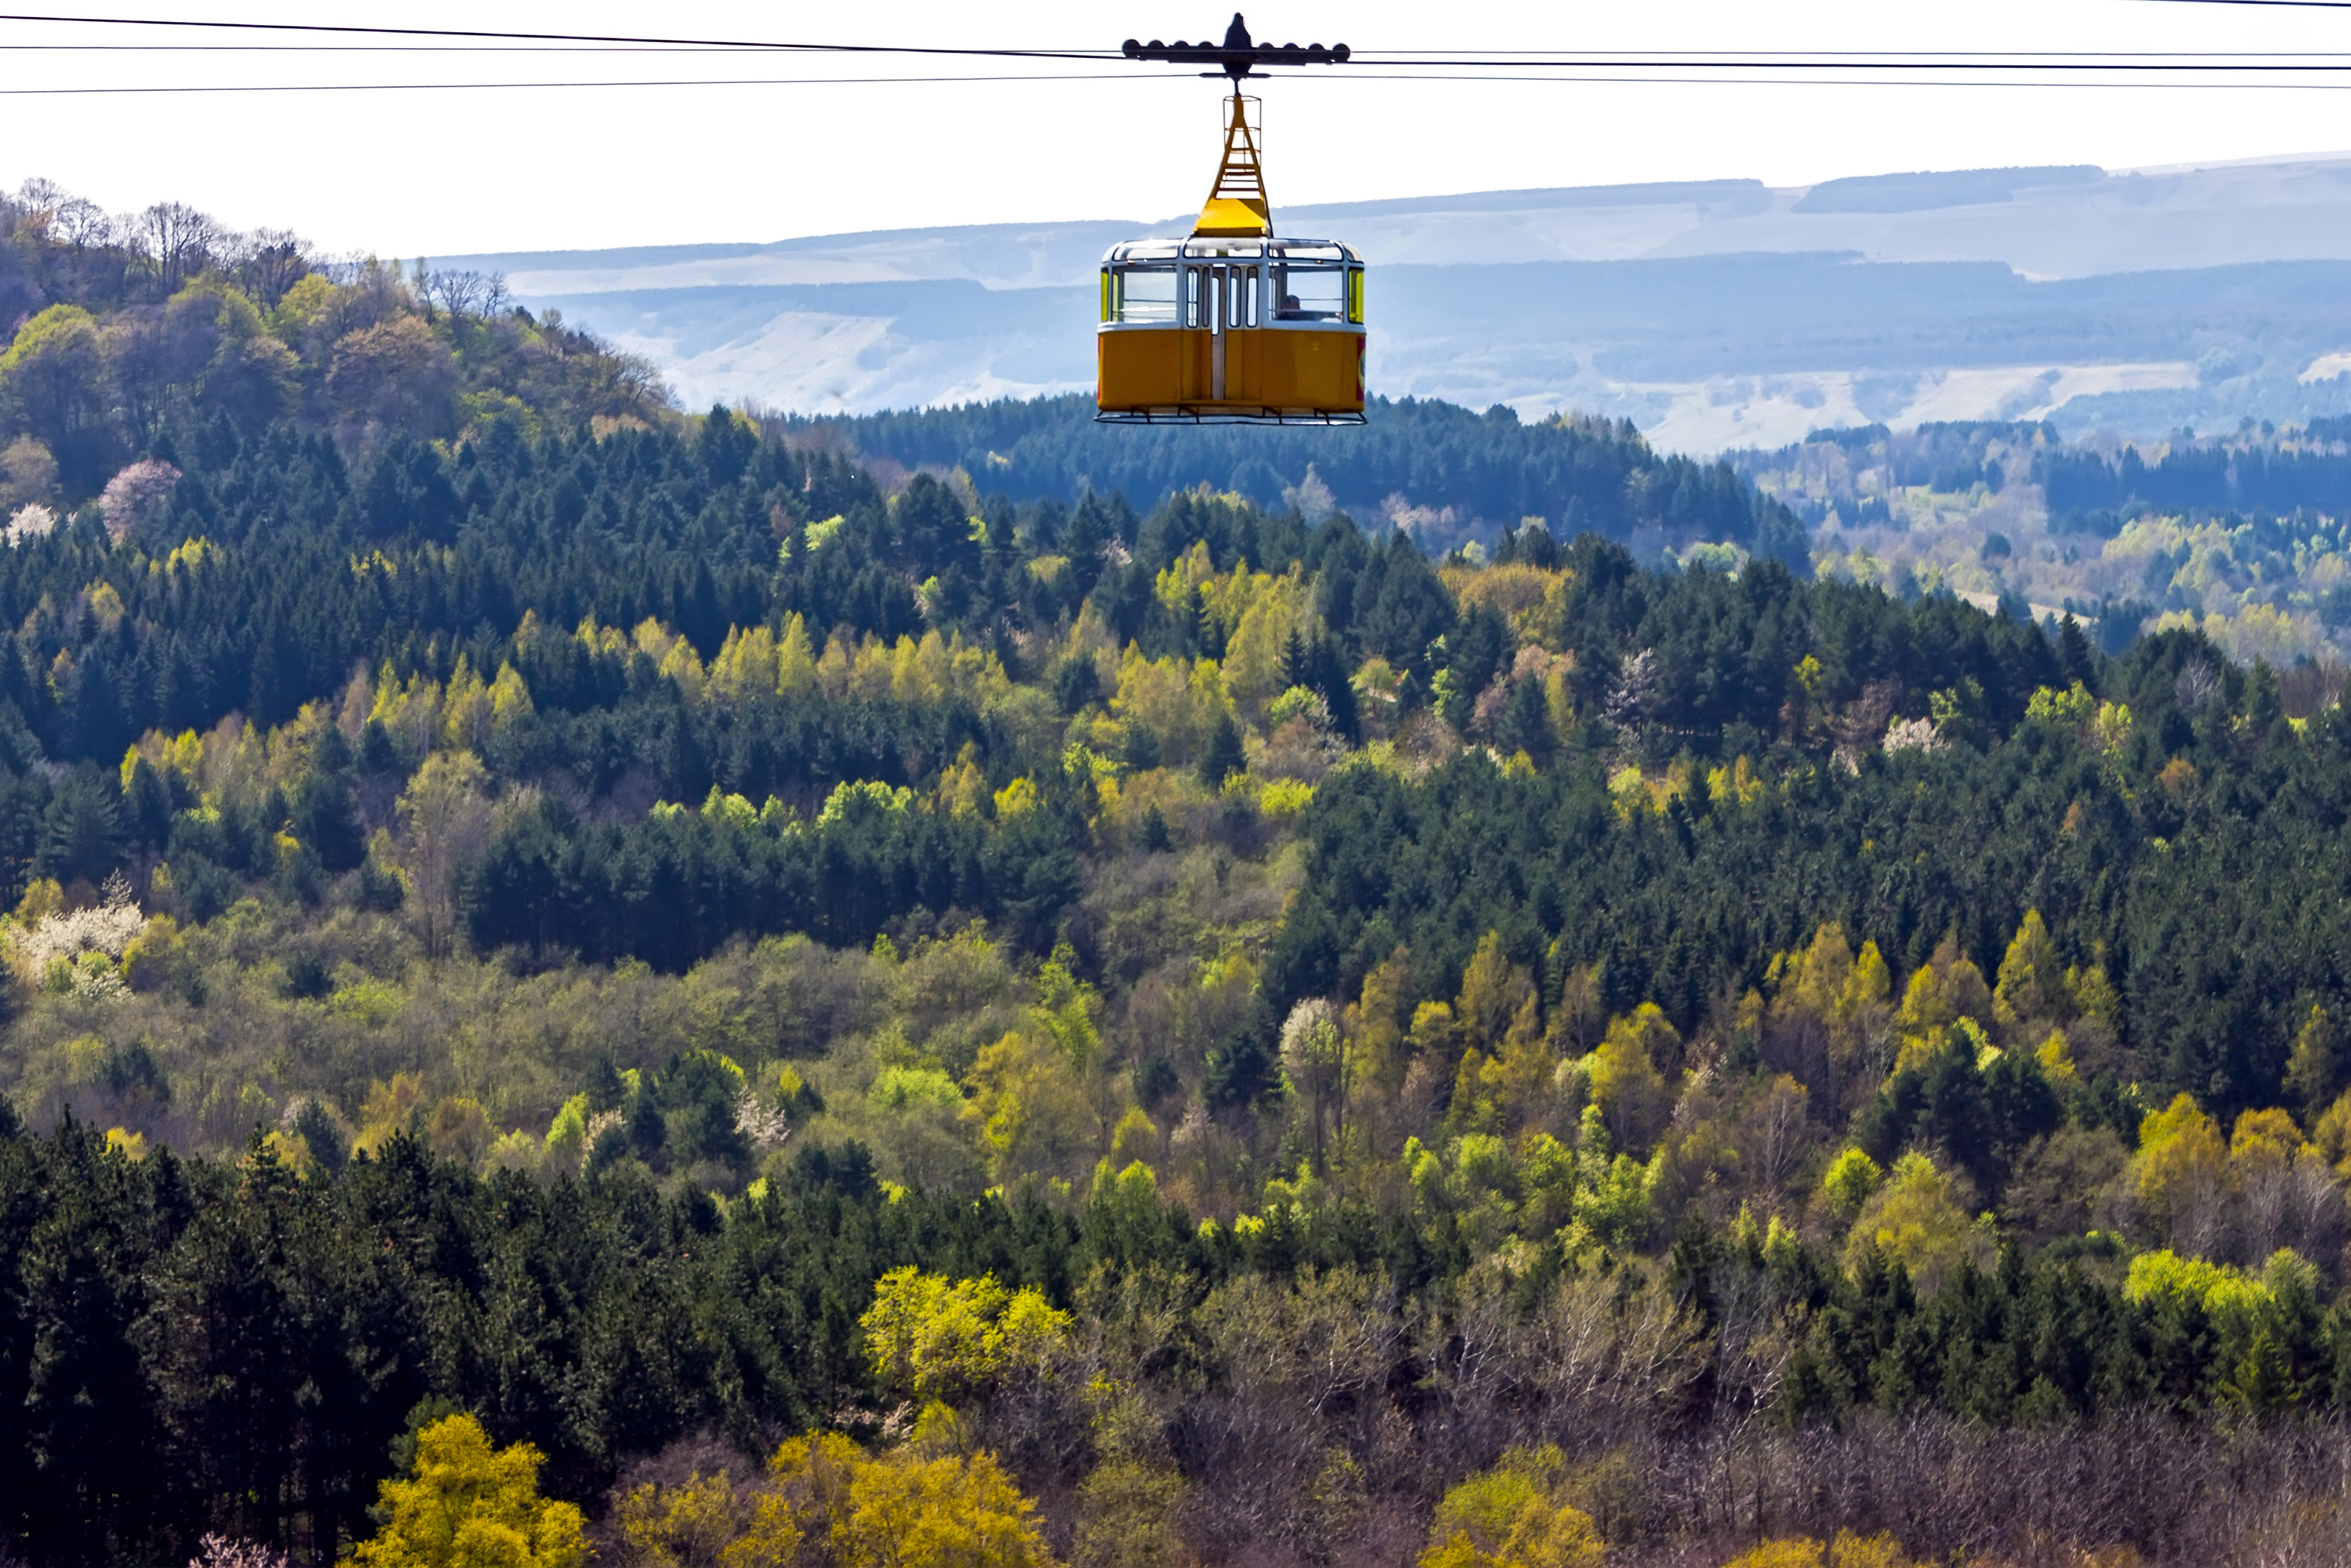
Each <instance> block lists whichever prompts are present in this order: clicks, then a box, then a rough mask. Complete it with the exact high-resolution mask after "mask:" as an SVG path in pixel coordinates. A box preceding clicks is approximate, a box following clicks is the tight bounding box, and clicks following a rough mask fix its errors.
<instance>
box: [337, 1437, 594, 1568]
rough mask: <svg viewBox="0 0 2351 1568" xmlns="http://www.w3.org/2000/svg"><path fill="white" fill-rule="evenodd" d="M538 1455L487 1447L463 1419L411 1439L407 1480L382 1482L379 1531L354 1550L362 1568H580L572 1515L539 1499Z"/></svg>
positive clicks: (524, 1448) (583, 1549)
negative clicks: (412, 1451)
mask: <svg viewBox="0 0 2351 1568" xmlns="http://www.w3.org/2000/svg"><path fill="white" fill-rule="evenodd" d="M540 1463H541V1456H540V1454H539V1452H538V1450H537V1449H536V1448H532V1447H531V1446H530V1445H529V1444H528V1443H517V1444H515V1445H514V1446H513V1447H511V1448H492V1447H491V1444H490V1439H489V1435H488V1434H487V1433H486V1432H484V1431H483V1430H482V1425H481V1423H480V1422H478V1421H476V1420H475V1419H474V1418H473V1417H472V1416H446V1417H444V1418H443V1419H442V1420H440V1421H436V1422H434V1424H433V1425H432V1426H429V1427H425V1428H424V1429H423V1431H421V1432H419V1433H417V1434H416V1446H415V1458H414V1463H413V1469H412V1473H411V1474H410V1475H409V1476H408V1477H407V1478H406V1479H399V1480H388V1481H386V1482H384V1483H383V1500H382V1502H381V1505H380V1507H381V1512H382V1514H383V1527H382V1528H381V1530H379V1531H377V1532H376V1533H375V1534H374V1535H373V1536H371V1538H369V1539H368V1540H366V1541H363V1542H360V1546H359V1550H358V1551H357V1552H354V1553H353V1556H354V1558H355V1559H356V1560H357V1561H358V1562H359V1563H361V1564H362V1565H363V1568H578V1564H580V1563H582V1562H584V1561H585V1560H586V1558H587V1555H588V1545H587V1542H586V1541H584V1540H583V1539H582V1538H581V1533H580V1524H581V1521H580V1511H579V1510H578V1509H576V1508H574V1507H573V1506H572V1505H571V1504H569V1503H568V1502H549V1501H547V1500H544V1499H542V1498H541V1497H540V1496H539V1495H538V1469H539V1465H540Z"/></svg>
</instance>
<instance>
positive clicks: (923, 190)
mask: <svg viewBox="0 0 2351 1568" xmlns="http://www.w3.org/2000/svg"><path fill="white" fill-rule="evenodd" d="M93 6H95V7H96V9H95V13H94V14H98V15H105V16H139V17H155V16H165V17H185V18H197V17H201V18H205V19H229V18H234V19H240V20H249V21H316V20H319V19H321V18H322V17H323V18H331V19H333V20H337V21H342V22H351V23H380V24H383V25H389V26H456V27H487V28H499V29H523V30H549V31H553V30H559V31H563V32H591V33H631V34H643V33H661V34H664V35H684V36H691V37H735V38H751V39H762V40H764V39H777V40H791V41H820V42H846V43H888V44H913V43H943V44H953V45H998V46H1012V47H1039V48H1060V47H1116V46H1117V44H1118V42H1119V40H1120V39H1121V38H1123V37H1126V36H1128V35H1129V34H1134V35H1139V36H1141V37H1153V36H1157V37H1166V38H1174V37H1178V36H1182V37H1203V36H1209V35H1217V36H1220V35H1221V33H1222V31H1223V27H1224V24H1225V22H1226V20H1227V19H1228V17H1229V16H1230V11H1229V9H1224V8H1219V6H1218V5H1216V4H1214V3H1210V4H1197V3H1195V4H1193V5H1186V6H1175V5H1166V4H1165V3H1164V0H1163V3H1161V4H1157V5H1151V6H1127V7H1115V8H1114V7H1110V6H1105V5H1099V4H1095V5H1078V4H1072V3H1053V4H1036V5H1018V6H981V5H970V4H945V3H939V0H867V3H864V4H858V5H825V6H821V7H820V6H813V5H790V4H785V5H775V4H767V5H750V4H739V3H733V0H702V3H694V0H682V3H674V4H669V5H642V4H640V5H622V4H618V3H613V0H577V3H573V4H568V5H560V6H558V5H545V4H524V3H520V0H473V3H471V4H463V5H461V4H455V3H452V0H412V3H411V4H409V5H402V6H400V7H396V8H395V7H390V6H374V7H362V6H356V5H344V6H338V7H332V8H322V7H320V6H319V5H315V4H311V5H294V4H292V3H290V0H217V4H215V5H209V6H196V5H187V4H184V3H171V0H156V3H155V4H152V5H137V4H133V5H108V4H106V3H105V0H84V4H82V5H78V6H77V7H75V8H74V9H76V10H78V11H80V12H82V13H83V14H91V12H92V7H93ZM1249 21H1250V26H1251V27H1252V29H1253V30H1254V31H1255V33H1256V34H1257V36H1258V37H1259V38H1260V39H1271V40H1278V41H1289V40H1292V39H1294V40H1296V41H1298V42H1301V43H1304V42H1310V41H1321V42H1324V43H1332V42H1337V41H1339V40H1341V39H1344V40H1345V41H1346V42H1347V43H1349V44H1350V45H1352V46H1353V47H1357V48H1361V49H1368V48H1391V49H1437V48H1446V49H1493V50H1501V49H1512V50H1529V49H1562V50H1571V49H1604V48H1614V49H1694V48H1695V49H1705V48H1747V49H1762V48H1773V49H1797V50H1826V49H1938V50H1959V49H1977V50H1982V49H2018V48H2037V49H2043V50H2062V49H2101V48H2103V49H2148V50H2232V51H2243V50H2275V51H2290V52H2295V53H2323V52H2327V51H2339V52H2341V53H2342V54H2343V56H2344V61H2345V63H2346V64H2351V11H2325V10H2307V9H2296V10H2287V9H2274V10H2263V9H2254V8H2249V7H2241V6H2220V5H2213V6H2199V5H2165V4H2152V3H2147V0H2031V3H2026V0H1978V3H1974V4H1970V5H1919V4H1897V5H1888V4H1852V3H1841V0H1792V3H1789V4H1783V5H1772V6H1761V5H1753V4H1751V3H1742V4H1729V3H1727V0H1651V3H1649V4H1647V5H1638V6H1625V5H1616V6H1610V7H1605V8H1604V7H1600V6H1594V5H1556V4H1554V5H1482V4H1458V5H1429V4H1426V3H1421V4H1414V5H1404V4H1391V3H1387V0H1347V3H1345V4H1322V5H1309V4H1304V3H1302V0H1284V3H1282V4H1280V5H1251V6H1250V8H1249ZM97 37H103V38H104V41H106V42H109V43H112V44H117V45H120V44H127V43H135V42H139V41H142V40H147V41H152V40H155V39H159V38H169V39H171V40H172V41H176V42H182V43H185V42H190V41H194V40H195V39H196V38H198V37H205V38H212V39H217V38H218V37H219V36H218V35H192V34H189V33H186V32H178V31H174V32H172V33H149V32H142V31H138V30H134V29H130V28H108V29H99V30H92V29H87V28H68V27H63V26H38V25H28V24H22V23H0V46H10V47H5V48H0V86H5V87H7V88H13V89H25V88H57V87H73V86H95V85H109V84H110V85H119V86H163V85H169V84H173V83H184V82H191V81H201V82H216V83H264V82H277V83H293V84H316V83H321V82H337V81H340V82H369V81H372V82H418V81H432V82H452V81H499V80H514V79H521V78H529V79H545V80H567V81H576V80H611V79H622V78H627V79H638V78H653V77H659V78H664V79H665V80H672V81H674V80H676V79H677V78H691V77H696V76H700V77H711V78H716V77H757V78H799V77H810V76H819V75H843V76H847V75H854V76H882V75H898V74H904V73H906V72H909V71H914V72H921V73H931V72H938V71H953V70H962V71H970V72H973V73H975V74H978V73H983V72H988V71H990V70H992V69H996V67H992V66H991V65H989V64H987V63H982V62H940V63H936V64H933V63H928V62H925V61H922V60H919V59H912V60H910V59H906V58H903V57H900V58H892V57H881V58H878V59H876V58H868V59H861V60H856V61H853V62H848V63H844V62H842V61H841V60H840V59H839V58H837V57H835V58H830V59H819V60H812V59H810V58H808V57H790V56H774V55H768V56H750V57H746V56H734V57H720V58H712V57H692V58H690V57H681V56H678V55H675V54H669V55H642V54H640V55H627V56H608V57H596V56H590V55H582V54H576V53H574V54H510V55H506V56H503V57H486V56H483V55H479V54H470V55H469V54H454V55H453V54H438V53H411V54H402V55H357V54H350V53H344V54H340V55H338V54H288V53H282V52H281V53H274V54H273V53H203V54H195V53H179V54H141V53H135V52H124V51H120V50H118V51H115V52H110V53H105V54H75V53H66V52H57V51H48V50H32V49H26V48H24V47H23V46H26V45H29V44H37V43H50V42H64V41H71V40H85V39H91V38H97ZM269 41H275V42H279V43H283V42H285V41H286V40H283V39H277V40H269ZM1010 68H1011V69H1024V68H1028V69H1040V67H1023V66H1019V65H1014V66H1011V67H1010ZM1041 69H1056V67H1050V66H1049V67H1041ZM1065 69H1071V70H1081V71H1082V70H1086V69H1088V68H1086V67H1082V66H1078V67H1066V68H1065ZM1349 69H1350V68H1339V69H1335V70H1331V71H1322V72H1299V73H1295V74H1294V75H1293V76H1292V77H1288V78H1283V79H1279V80H1275V81H1270V82H1266V83H1263V84H1260V86H1259V91H1260V92H1261V94H1262V96H1263V98H1264V99H1265V115H1266V121H1267V158H1268V166H1269V171H1270V186H1271V191H1272V194H1273V198H1274V203H1275V206H1276V210H1277V213H1278V212H1279V210H1280V207H1281V206H1282V205H1284V204H1303V203H1309V202H1332V201H1353V200H1364V199H1372V198H1378V197H1386V196H1403V195H1415V194H1428V193H1442V192H1452V191H1469V190H1495V189H1508V188H1514V187H1523V186H1539V185H1577V184H1596V183H1614V182H1621V181H1635V180H1685V179H1711V178H1718V177H1724V176H1752V177H1756V178H1761V179H1762V180H1765V181H1767V182H1769V183H1773V184H1778V185H1791V184H1802V183H1811V182H1813V181H1817V180H1822V179H1827V178H1832V177H1834V176H1837V175H1844V174H1863V173H1876V172H1887V171H1894V170H1907V169H1949V168H1970V167H1983V166H1989V165H2000V164H2015V163H2058V162H2085V163H2100V164H2104V165H2105V166H2106V167H2108V168H2126V167H2145V166H2149V165H2161V164H2173V163H2199V162H2219V161H2222V160H2229V159H2241V158H2257V157H2264V156H2273V155H2280V154H2293V153H2311V152H2327V151H2330V150H2335V149H2341V148H2345V147H2351V125H2346V111H2351V92H2346V91H2342V90H2295V89H2285V88H2281V87H2269V88H2265V89H2253V90H2211V89H2094V88H2076V87H2066V88H2040V89H2033V88H2002V89H1984V88H1975V89H1963V88H1953V87H1938V86H1922V85H1909V86H1902V87H1888V86H1867V87H1857V86H1811V85H1806V86H1795V85H1788V86H1751V85H1704V86H1698V85H1675V84H1666V83H1637V84H1635V83H1614V84H1608V85H1593V84H1570V83H1560V82H1547V83H1536V82H1531V81H1500V82H1496V81H1471V82H1430V81H1401V80H1394V79H1386V80H1383V79H1377V78H1374V77H1372V76H1370V75H1368V74H1366V73H1364V72H1362V71H1360V70H1356V71H1355V73H1354V75H1353V77H1352V78H1351V77H1350V76H1349V75H1348V72H1349ZM2346 83H2351V73H2346ZM1219 90H1220V89H1218V87H1217V84H1215V83H1213V82H1208V81H1202V80H1199V79H1196V78H1172V79H1171V78H1152V77H1149V76H1146V75H1144V73H1143V72H1141V71H1140V70H1136V71H1134V73H1133V74H1132V75H1129V76H1125V77H1123V78H1121V79H1116V80H1109V81H1104V80H1068V81H1027V82H967V83H961V84H954V85H945V84H937V83H927V84H922V85H845V84H840V83H830V84H827V85H820V86H661V87H651V88H631V89H622V88H565V87H559V88H541V89H531V90H516V91H451V90H429V91H382V92H287V93H266V94H243V95H230V94H203V95H198V94H185V95H182V94H157V95H153V96H109V97H72V96H0V185H6V186H10V187H13V186H14V185H15V184H16V183H17V182H18V181H20V180H22V179H24V178H25V177H26V176H28V175H44V176H47V177H48V178H50V179H53V180H56V181H57V182H59V183H62V184H64V185H66V186H68V188H70V189H73V190H75V191H77V192H79V193H82V194H85V195H88V196H89V197H91V198H92V199H94V200H96V201H98V202H99V203H100V204H103V205H105V206H107V207H109V208H110V209H125V208H131V207H137V206H141V205H144V204H148V203H150V202H154V201H159V200H163V199H167V198H173V199H178V200H182V201H187V202H191V203H193V204H196V205H198V206H201V207H203V208H204V209H205V210H207V211H209V212H211V213H213V214H214V215H215V216H217V217H219V218H221V219H223V220H225V221H226V222H228V223H231V224H234V225H244V226H250V225H277V226H286V227H291V228H294V229H297V230H298V231H299V232H301V233H302V234H304V235H308V236H309V237H310V238H312V239H314V240H316V241H317V242H319V244H321V245H322V246H327V247H329V249H332V250H337V251H341V250H353V249H364V250H372V251H375V252H377V253H379V254H382V255H389V256H415V255H418V254H424V255H436V254H437V255H450V254H455V253H458V252H465V251H487V250H513V249H524V248H556V247H572V246H616V245H645V244H674V243H682V242H692V241H707V240H774V239H782V238H786V237H789V236H792V235H810V234H827V233H838V232H841V231H843V230H854V229H869V228H904V227H927V226H930V225H942V224H967V223H987V222H998V221H1023V220H1037V219H1058V218H1086V217H1121V218H1134V219H1138V220H1140V219H1155V218H1162V217H1165V216H1168V215H1170V214H1176V213H1180V212H1183V211H1186V210H1187V209H1189V208H1190V207H1192V206H1194V205H1196V204H1197V202H1198V200H1199V197H1200V195H1201V193H1202V191H1203V189H1204V187H1205V186H1206V184H1207V178H1208V176H1209V174H1210V172H1212V170H1213V166H1214V162H1215V155H1216V144H1217V98H1218V93H1219Z"/></svg>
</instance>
